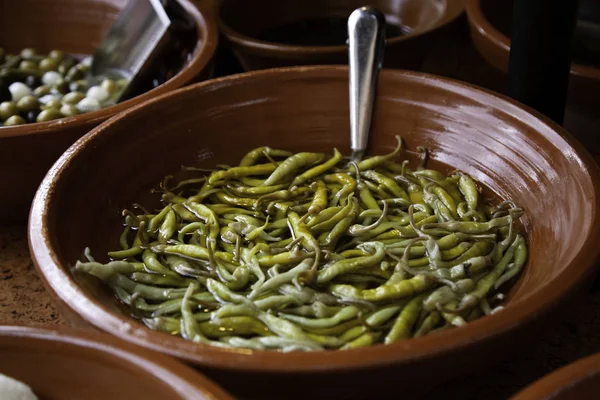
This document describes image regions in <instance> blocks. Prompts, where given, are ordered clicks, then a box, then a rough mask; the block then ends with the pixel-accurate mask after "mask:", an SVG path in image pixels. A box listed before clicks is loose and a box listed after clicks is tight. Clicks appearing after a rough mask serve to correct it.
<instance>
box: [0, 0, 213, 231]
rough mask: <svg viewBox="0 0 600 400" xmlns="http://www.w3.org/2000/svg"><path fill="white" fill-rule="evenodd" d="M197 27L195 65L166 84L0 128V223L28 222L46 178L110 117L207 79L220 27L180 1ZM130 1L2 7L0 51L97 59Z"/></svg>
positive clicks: (57, 0) (25, 0)
mask: <svg viewBox="0 0 600 400" xmlns="http://www.w3.org/2000/svg"><path fill="white" fill-rule="evenodd" d="M179 2H180V4H181V5H182V6H184V8H185V9H186V10H187V11H188V12H189V14H190V15H191V17H192V18H193V20H194V21H195V23H196V28H197V29H196V32H197V35H198V43H197V45H196V48H195V49H193V55H192V58H191V60H190V61H189V62H188V63H187V64H186V65H185V67H184V68H183V69H182V70H181V71H180V72H179V73H178V74H177V75H175V76H174V77H173V78H171V79H169V80H168V81H167V82H165V83H164V84H162V85H160V86H158V87H156V88H154V89H153V90H150V91H148V92H146V93H144V94H142V95H139V96H136V97H134V98H132V99H130V100H127V101H124V102H122V103H119V104H116V105H114V106H112V107H108V108H104V109H102V110H98V111H95V112H91V113H87V114H81V115H78V116H75V117H70V118H63V119H60V120H56V121H50V122H39V123H34V124H27V125H21V126H15V127H2V128H0V176H1V177H2V179H1V180H0V182H2V183H1V185H0V189H1V190H2V196H0V221H1V220H20V221H24V220H26V219H27V213H28V211H29V207H30V204H31V200H32V199H33V195H34V194H35V190H36V188H37V187H38V186H39V184H40V182H41V180H42V178H43V177H44V175H45V174H46V172H47V171H48V169H49V168H50V167H51V166H52V164H53V163H54V162H55V161H56V160H57V159H58V157H59V156H60V155H61V154H62V153H63V152H64V151H65V150H66V149H67V148H68V147H69V146H70V145H71V144H73V142H75V140H77V139H78V138H79V137H81V136H82V135H83V134H85V133H87V132H88V131H89V130H90V129H92V128H93V127H95V126H96V125H98V124H99V123H101V122H103V121H105V120H106V119H108V118H109V117H111V116H113V115H115V114H117V113H119V112H121V111H123V110H126V109H127V108H129V107H131V106H133V105H135V104H139V103H141V102H142V101H144V100H148V99H151V98H154V97H156V96H158V95H160V94H163V93H166V92H168V91H171V90H173V89H176V88H179V87H181V86H184V85H186V84H188V83H191V82H194V81H198V80H199V79H201V78H206V77H207V76H208V73H209V69H210V68H209V66H210V63H211V60H212V57H213V54H214V52H215V50H216V47H217V37H218V33H217V27H216V23H215V22H214V20H213V19H212V18H208V17H207V12H205V11H203V8H198V7H197V5H194V4H192V3H191V2H190V1H188V0H179ZM125 4H127V1H126V0H113V1H110V2H108V1H98V0H19V1H9V2H6V3H4V4H3V5H2V12H0V46H1V47H4V48H5V49H6V51H7V52H8V53H13V54H14V53H15V52H18V51H20V50H21V49H22V48H25V47H33V48H35V49H36V50H37V51H38V52H40V53H44V52H48V51H50V50H52V49H54V48H56V49H60V50H63V51H65V52H68V53H72V54H92V53H93V52H94V50H95V48H96V47H97V46H98V45H99V43H100V42H101V40H102V38H103V35H104V33H105V32H106V30H107V29H108V28H109V27H110V26H111V25H112V23H113V21H114V20H115V19H116V17H117V15H118V13H119V11H120V9H121V8H123V7H124V6H125Z"/></svg>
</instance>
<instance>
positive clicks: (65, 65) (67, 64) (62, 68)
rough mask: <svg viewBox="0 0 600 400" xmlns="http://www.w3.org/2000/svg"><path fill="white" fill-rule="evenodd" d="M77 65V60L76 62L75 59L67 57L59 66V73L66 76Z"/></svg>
mask: <svg viewBox="0 0 600 400" xmlns="http://www.w3.org/2000/svg"><path fill="white" fill-rule="evenodd" d="M75 64H77V60H75V59H74V58H73V57H65V59H64V60H62V61H61V62H60V64H59V65H58V73H59V74H61V75H63V76H64V75H65V74H66V73H67V72H69V69H70V68H71V67H72V66H73V65H75Z"/></svg>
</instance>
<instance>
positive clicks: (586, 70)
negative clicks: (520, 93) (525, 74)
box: [467, 0, 600, 160]
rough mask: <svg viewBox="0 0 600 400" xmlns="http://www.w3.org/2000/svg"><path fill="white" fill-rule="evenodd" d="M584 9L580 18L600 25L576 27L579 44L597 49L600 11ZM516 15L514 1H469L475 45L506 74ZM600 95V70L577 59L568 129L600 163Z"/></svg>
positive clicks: (588, 4) (586, 0) (592, 5)
mask: <svg viewBox="0 0 600 400" xmlns="http://www.w3.org/2000/svg"><path fill="white" fill-rule="evenodd" d="M581 5H582V7H580V10H579V16H580V18H586V19H588V18H591V19H597V20H598V23H597V24H590V23H586V22H585V21H584V20H582V19H580V20H579V21H578V25H577V27H576V35H578V38H579V39H578V40H576V41H575V42H576V43H581V42H582V41H584V40H586V41H590V40H591V41H592V42H595V45H596V46H600V7H599V6H598V3H597V2H595V0H581ZM583 6H585V7H583ZM512 13H513V2H512V1H502V0H469V1H468V4H467V18H468V21H469V28H470V32H471V38H472V40H473V44H474V45H475V47H476V48H477V50H478V51H479V53H480V54H481V55H482V56H483V58H485V59H486V60H487V61H488V62H489V63H490V64H491V65H493V66H494V67H496V68H497V69H499V70H501V71H503V72H505V73H506V72H508V58H509V53H510V32H511V29H512ZM594 36H595V37H594ZM596 54H597V53H596ZM599 93H600V68H597V67H595V66H593V65H584V64H578V63H577V59H573V63H572V64H571V75H570V77H569V93H568V104H567V110H566V113H565V126H566V127H567V129H568V130H569V132H571V133H573V134H575V135H576V137H577V138H578V139H579V140H580V141H581V142H582V143H583V144H584V146H585V147H586V148H587V149H588V150H589V151H590V152H591V153H592V154H593V155H594V156H595V157H596V159H597V160H598V159H600V141H599V140H598V139H597V131H598V129H597V127H598V124H599V123H600V114H599V111H600V108H599V107H598V104H600V103H599V102H598V100H599V98H600V96H599Z"/></svg>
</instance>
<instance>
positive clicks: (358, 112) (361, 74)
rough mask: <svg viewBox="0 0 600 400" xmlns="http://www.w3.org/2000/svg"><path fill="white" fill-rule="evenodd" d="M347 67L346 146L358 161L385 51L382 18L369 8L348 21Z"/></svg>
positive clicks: (364, 141)
mask: <svg viewBox="0 0 600 400" xmlns="http://www.w3.org/2000/svg"><path fill="white" fill-rule="evenodd" d="M348 45H349V54H348V63H349V66H350V142H351V143H350V145H351V149H352V160H353V161H355V162H358V161H360V159H361V158H362V156H363V154H364V152H365V150H366V149H367V144H368V142H369V130H370V128H371V117H372V114H373V103H374V102H375V92H376V89H377V78H378V76H379V70H380V69H381V66H382V64H383V53H384V49H385V17H384V16H383V14H382V13H381V12H379V11H378V10H376V9H375V8H372V7H361V8H357V9H356V10H354V11H353V12H352V14H350V17H349V18H348Z"/></svg>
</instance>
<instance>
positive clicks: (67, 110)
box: [60, 104, 79, 117]
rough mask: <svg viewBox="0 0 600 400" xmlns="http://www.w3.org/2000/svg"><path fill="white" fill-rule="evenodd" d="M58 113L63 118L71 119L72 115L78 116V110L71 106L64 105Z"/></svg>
mask: <svg viewBox="0 0 600 400" xmlns="http://www.w3.org/2000/svg"><path fill="white" fill-rule="evenodd" d="M60 113H61V114H62V115H64V116H65V117H72V116H73V115H78V114H79V110H78V109H77V107H75V106H74V105H73V104H64V105H63V106H62V107H61V108H60Z"/></svg>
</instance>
